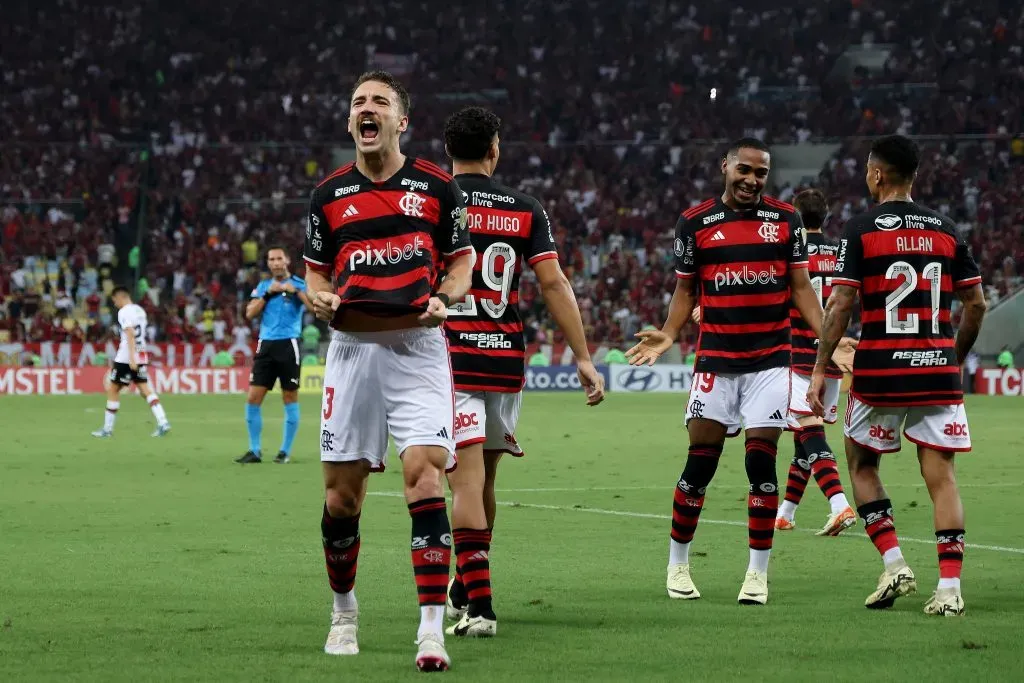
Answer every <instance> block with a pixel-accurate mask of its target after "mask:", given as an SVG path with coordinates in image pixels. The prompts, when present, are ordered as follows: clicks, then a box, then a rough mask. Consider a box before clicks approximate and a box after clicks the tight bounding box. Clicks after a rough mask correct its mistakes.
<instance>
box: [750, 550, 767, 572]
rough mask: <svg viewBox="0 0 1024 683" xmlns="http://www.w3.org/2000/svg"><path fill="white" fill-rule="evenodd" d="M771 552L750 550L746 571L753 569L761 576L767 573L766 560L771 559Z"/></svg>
mask: <svg viewBox="0 0 1024 683" xmlns="http://www.w3.org/2000/svg"><path fill="white" fill-rule="evenodd" d="M771 554H772V551H771V550H754V549H753V548H751V549H750V564H749V565H748V566H747V569H748V570H749V569H754V570H757V571H759V572H761V573H762V574H767V573H768V558H769V557H771Z"/></svg>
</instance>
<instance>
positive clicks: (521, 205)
mask: <svg viewBox="0 0 1024 683" xmlns="http://www.w3.org/2000/svg"><path fill="white" fill-rule="evenodd" d="M456 180H457V181H458V183H459V187H461V188H462V190H463V192H465V193H466V197H467V204H468V216H467V223H468V226H469V235H470V240H471V241H472V243H473V247H474V248H475V249H476V253H477V259H476V265H475V266H474V267H473V285H472V289H470V292H469V294H468V295H467V296H466V298H465V299H464V300H462V301H459V302H453V303H452V305H451V306H450V307H449V309H448V320H447V321H446V322H445V326H444V327H445V333H446V334H447V335H448V346H449V350H450V351H451V357H452V375H453V377H454V379H455V388H456V389H457V390H459V391H499V392H516V391H520V390H521V389H522V388H523V383H524V382H525V372H524V371H525V367H524V363H525V354H526V342H525V339H524V338H523V321H522V318H521V317H520V315H519V276H520V274H521V273H522V270H523V263H524V262H525V263H528V264H530V265H531V266H533V265H535V264H537V263H540V262H541V261H543V260H545V259H549V258H558V254H557V252H556V250H555V244H554V237H553V235H552V234H551V225H550V223H549V222H548V217H547V214H546V213H545V212H544V210H543V208H541V206H540V204H539V203H538V202H537V200H535V199H533V198H532V197H530V196H528V195H525V194H523V193H521V192H517V191H515V190H512V189H511V188H508V187H505V186H503V185H500V184H498V183H496V182H494V181H493V180H492V179H491V178H488V177H487V176H484V175H477V174H472V173H467V174H460V175H458V176H456Z"/></svg>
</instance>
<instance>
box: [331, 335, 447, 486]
mask: <svg viewBox="0 0 1024 683" xmlns="http://www.w3.org/2000/svg"><path fill="white" fill-rule="evenodd" d="M320 417H321V420H320V460H322V461H324V462H353V461H356V460H366V461H368V462H369V463H370V467H371V468H372V469H373V470H374V471H376V472H380V471H382V470H383V469H384V466H385V465H386V464H387V453H388V434H389V433H390V435H391V437H392V438H393V439H394V440H395V447H396V449H397V451H398V453H399V456H401V454H402V453H403V452H405V449H407V448H409V447H410V446H440V447H442V448H445V449H447V451H448V453H449V457H448V465H447V466H448V469H449V470H451V469H454V467H455V439H454V435H455V390H454V388H453V384H452V371H451V366H450V365H449V360H448V342H447V340H446V339H445V336H444V332H442V331H441V330H440V329H438V328H436V327H435V328H423V329H409V330H394V331H387V332H337V331H335V332H333V333H332V335H331V345H330V347H329V348H328V350H327V368H326V369H325V371H324V394H323V412H322V413H321V415H320Z"/></svg>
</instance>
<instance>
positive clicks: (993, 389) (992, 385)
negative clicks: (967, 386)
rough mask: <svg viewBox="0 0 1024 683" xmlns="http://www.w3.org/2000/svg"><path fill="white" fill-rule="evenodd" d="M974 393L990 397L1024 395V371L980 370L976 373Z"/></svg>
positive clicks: (1014, 369)
mask: <svg viewBox="0 0 1024 683" xmlns="http://www.w3.org/2000/svg"><path fill="white" fill-rule="evenodd" d="M974 392H975V393H976V394H986V395H988V396H1021V395H1024V370H1018V369H1016V368H979V369H978V371H977V372H976V373H974Z"/></svg>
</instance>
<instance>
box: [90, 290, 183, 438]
mask: <svg viewBox="0 0 1024 683" xmlns="http://www.w3.org/2000/svg"><path fill="white" fill-rule="evenodd" d="M110 300H111V301H112V302H113V304H114V307H115V308H116V309H117V324H118V326H119V327H120V328H121V341H120V343H119V344H118V346H117V355H115V356H114V367H112V368H111V369H110V383H109V384H108V385H107V410H106V412H105V413H104V415H103V429H97V430H96V431H95V432H93V433H92V435H93V436H95V437H98V438H106V437H108V436H111V435H112V434H113V433H114V421H115V420H116V419H117V411H118V410H119V409H120V407H121V401H120V395H121V390H122V389H124V388H125V387H128V386H131V385H132V384H134V385H135V386H136V387H138V389H139V394H141V395H142V398H144V399H146V403H148V404H149V408H150V410H152V411H153V417H154V418H156V431H154V432H153V434H152V436H164V435H165V434H167V432H169V431H171V424H170V423H169V422H168V421H167V414H166V413H165V412H164V407H163V406H162V405H160V397H159V396H157V395H156V392H155V391H153V390H152V389H150V388H149V377H148V376H147V374H146V365H147V364H148V363H149V356H148V354H147V353H146V328H147V324H148V323H147V320H146V311H144V310H143V309H142V306H139V305H138V304H134V303H132V297H131V294H129V293H128V288H127V287H115V288H114V291H113V292H112V293H111V295H110Z"/></svg>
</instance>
